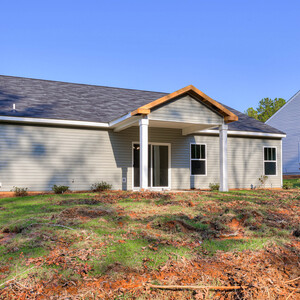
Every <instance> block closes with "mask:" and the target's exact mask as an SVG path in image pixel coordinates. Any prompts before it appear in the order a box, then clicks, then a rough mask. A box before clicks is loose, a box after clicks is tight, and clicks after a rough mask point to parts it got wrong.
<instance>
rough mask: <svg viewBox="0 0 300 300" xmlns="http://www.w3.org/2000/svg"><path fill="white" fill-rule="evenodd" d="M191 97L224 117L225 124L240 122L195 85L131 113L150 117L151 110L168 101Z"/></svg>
mask: <svg viewBox="0 0 300 300" xmlns="http://www.w3.org/2000/svg"><path fill="white" fill-rule="evenodd" d="M185 94H187V95H190V96H192V97H193V98H196V99H198V100H199V101H201V102H203V103H204V104H205V105H207V106H208V107H210V108H211V109H213V110H214V111H216V112H217V113H219V114H220V115H221V116H223V117H224V121H225V123H231V122H235V121H237V120H238V116H237V115H235V114H234V113H233V112H231V111H230V110H228V109H227V108H225V107H224V106H223V105H222V104H220V103H219V102H217V101H215V100H213V99H212V98H210V97H209V96H207V95H206V94H204V93H203V92H201V91H200V90H198V89H197V88H196V87H194V86H193V85H188V86H187V87H184V88H182V89H180V90H178V91H176V92H173V93H171V94H169V95H166V96H164V97H161V98H159V99H157V100H155V101H152V102H150V103H148V104H146V105H143V106H141V107H139V108H137V109H136V110H134V111H132V112H131V116H136V115H148V114H150V112H151V110H152V109H154V108H156V107H158V106H159V105H162V104H164V103H167V102H168V101H171V100H173V99H175V98H177V97H179V96H182V95H185Z"/></svg>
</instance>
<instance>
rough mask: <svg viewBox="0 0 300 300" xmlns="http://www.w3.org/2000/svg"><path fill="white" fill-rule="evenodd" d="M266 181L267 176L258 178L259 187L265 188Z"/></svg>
mask: <svg viewBox="0 0 300 300" xmlns="http://www.w3.org/2000/svg"><path fill="white" fill-rule="evenodd" d="M267 180H268V176H267V175H261V176H260V177H259V178H258V181H259V182H260V187H265V184H266V181H267Z"/></svg>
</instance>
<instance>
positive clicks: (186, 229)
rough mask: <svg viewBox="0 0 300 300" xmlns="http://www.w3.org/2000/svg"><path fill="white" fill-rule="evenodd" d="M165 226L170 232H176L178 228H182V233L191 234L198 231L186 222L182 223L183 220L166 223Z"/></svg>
mask: <svg viewBox="0 0 300 300" xmlns="http://www.w3.org/2000/svg"><path fill="white" fill-rule="evenodd" d="M165 226H166V227H167V228H168V229H169V230H176V227H177V226H178V227H179V228H180V231H182V232H185V233H186V232H191V231H198V230H197V228H195V227H193V226H191V225H189V224H186V223H185V222H183V221H181V220H172V221H168V222H166V223H165Z"/></svg>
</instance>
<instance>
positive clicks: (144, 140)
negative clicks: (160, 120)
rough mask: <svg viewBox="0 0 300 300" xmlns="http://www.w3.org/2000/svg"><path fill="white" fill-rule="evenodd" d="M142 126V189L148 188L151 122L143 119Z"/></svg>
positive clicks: (140, 122)
mask: <svg viewBox="0 0 300 300" xmlns="http://www.w3.org/2000/svg"><path fill="white" fill-rule="evenodd" d="M139 125H140V189H141V190H145V189H147V188H148V126H149V120H148V119H147V117H146V116H145V117H143V119H141V120H140V121H139Z"/></svg>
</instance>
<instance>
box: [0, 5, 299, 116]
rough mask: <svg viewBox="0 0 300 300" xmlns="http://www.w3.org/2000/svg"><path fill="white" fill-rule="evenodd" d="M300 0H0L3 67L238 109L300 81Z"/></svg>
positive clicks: (289, 91) (287, 94)
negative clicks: (195, 94) (186, 92)
mask: <svg viewBox="0 0 300 300" xmlns="http://www.w3.org/2000/svg"><path fill="white" fill-rule="evenodd" d="M299 15H300V1H299V0H295V1H292V0H291V1H290V0H284V1H283V0H281V1H277V0H272V1H269V0H259V1H257V0H226V1H225V0H206V1H203V0H195V1H193V0H181V1H177V0H172V1H169V0H160V1H156V0H151V1H145V0H144V1H143V0H139V1H134V0H109V1H102V0H82V1H77V0H72V1H69V0H59V1H57V0H51V1H40V0H38V1H32V0H26V1H23V0H2V1H1V2H0V74H2V75H11V76H22V77H30V78H40V79H48V80H58V81H67V82H76V83H87V84H96V85H104V86H114V87H123V88H133V89H141V90H150V91H161V92H173V91H175V90H178V89H180V88H182V87H185V86H187V85H189V84H193V85H194V86H196V87H197V88H198V89H200V90H201V91H202V92H204V93H206V94H207V95H208V96H210V97H211V98H213V99H215V100H217V101H220V102H221V103H224V104H226V105H229V106H231V107H233V108H235V109H238V110H240V111H245V110H246V109H247V108H248V107H251V106H253V107H256V106H257V104H258V102H259V100H261V99H262V98H265V97H270V98H275V97H281V98H284V99H286V100H288V99H289V98H291V97H292V96H293V95H294V94H295V93H296V92H297V91H298V90H300V17H299Z"/></svg>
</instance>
